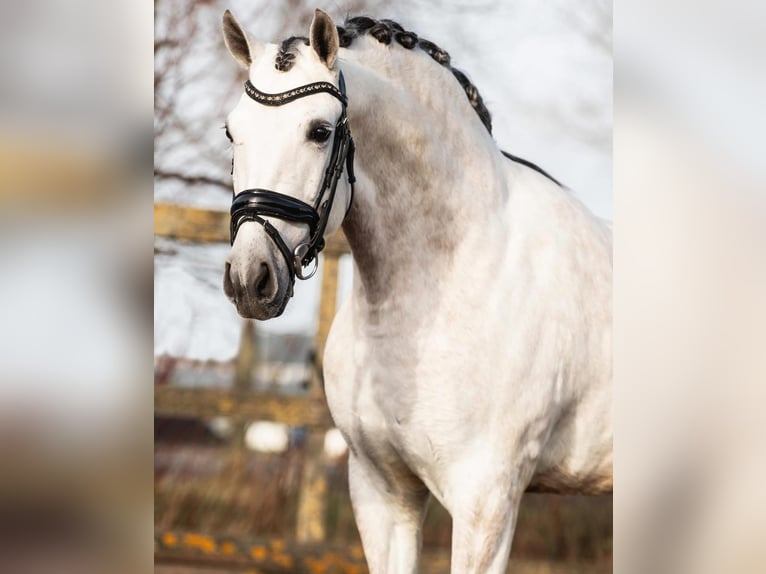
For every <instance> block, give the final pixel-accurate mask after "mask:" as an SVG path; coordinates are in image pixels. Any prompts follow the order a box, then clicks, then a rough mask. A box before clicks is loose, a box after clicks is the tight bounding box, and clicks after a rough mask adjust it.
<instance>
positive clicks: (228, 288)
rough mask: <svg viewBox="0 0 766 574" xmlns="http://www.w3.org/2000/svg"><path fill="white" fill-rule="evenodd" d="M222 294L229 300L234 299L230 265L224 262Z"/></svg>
mask: <svg viewBox="0 0 766 574" xmlns="http://www.w3.org/2000/svg"><path fill="white" fill-rule="evenodd" d="M223 292H224V293H225V294H226V296H227V297H228V298H229V299H233V298H234V283H233V282H232V280H231V263H229V262H228V261H227V262H226V268H225V269H224V271H223Z"/></svg>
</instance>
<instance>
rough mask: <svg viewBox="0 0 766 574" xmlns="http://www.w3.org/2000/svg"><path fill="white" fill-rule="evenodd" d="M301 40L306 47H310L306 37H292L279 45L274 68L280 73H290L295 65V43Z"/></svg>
mask: <svg viewBox="0 0 766 574" xmlns="http://www.w3.org/2000/svg"><path fill="white" fill-rule="evenodd" d="M298 40H300V41H302V42H303V43H304V44H305V45H306V46H308V45H309V39H308V38H306V37H305V36H290V37H289V38H287V39H286V40H284V41H283V42H282V43H281V44H280V45H279V51H278V52H277V57H276V58H275V60H274V67H275V68H276V69H277V70H279V71H280V72H289V71H290V69H291V68H292V67H293V64H294V63H295V50H294V47H295V43H296V42H297V41H298Z"/></svg>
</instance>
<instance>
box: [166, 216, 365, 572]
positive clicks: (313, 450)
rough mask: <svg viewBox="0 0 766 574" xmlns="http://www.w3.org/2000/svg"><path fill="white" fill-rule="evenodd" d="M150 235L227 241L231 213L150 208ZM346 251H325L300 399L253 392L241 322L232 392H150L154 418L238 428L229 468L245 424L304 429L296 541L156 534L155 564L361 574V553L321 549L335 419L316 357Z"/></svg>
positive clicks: (339, 238) (251, 347) (251, 342)
mask: <svg viewBox="0 0 766 574" xmlns="http://www.w3.org/2000/svg"><path fill="white" fill-rule="evenodd" d="M154 233H155V235H156V236H160V237H167V238H172V239H176V240H180V241H186V242H193V243H217V242H228V241H229V214H228V213H227V212H225V211H215V210H209V209H198V208H193V207H185V206H179V205H173V204H164V203H159V204H155V206H154ZM349 252H350V251H349V247H348V244H347V243H346V240H345V238H344V237H343V235H342V233H341V232H339V233H338V234H336V235H335V236H333V237H331V238H329V239H328V241H327V245H326V247H325V249H324V251H323V257H324V259H323V269H322V276H321V282H322V283H321V296H320V310H319V325H318V329H317V333H316V337H315V342H314V345H315V350H316V354H315V356H316V357H317V369H315V370H314V373H315V376H313V377H312V380H311V381H310V386H309V391H308V392H307V393H306V394H305V395H302V396H284V395H279V394H276V393H273V392H268V393H263V392H261V393H257V392H253V391H251V390H250V375H251V373H252V367H253V362H254V360H255V342H256V339H255V330H254V326H253V323H252V321H243V328H242V338H241V342H240V348H239V352H238V356H237V363H236V374H235V380H234V385H233V387H232V388H231V389H210V388H179V387H174V386H172V385H162V386H158V385H155V388H154V410H155V415H162V416H171V417H191V418H201V419H207V418H211V417H216V416H224V417H228V418H229V420H231V421H232V422H233V423H234V425H235V432H234V439H233V441H232V457H233V460H234V461H236V460H237V458H239V459H240V460H241V458H242V456H241V451H242V450H243V449H244V430H245V424H246V423H247V422H248V421H253V420H268V421H275V422H279V423H284V424H286V425H289V426H303V427H306V428H307V429H308V433H307V434H308V436H307V441H308V442H307V449H306V451H307V453H308V457H307V460H306V462H305V464H304V468H303V475H302V477H301V489H300V494H299V500H298V514H297V521H296V522H297V524H296V530H295V538H294V540H291V541H289V542H287V541H282V540H271V541H268V540H266V541H257V542H246V541H236V540H229V539H227V540H224V541H221V540H219V539H217V538H216V537H215V536H214V535H213V533H209V534H200V533H182V532H156V533H155V560H156V561H157V563H178V562H184V563H199V564H200V565H202V564H205V565H208V566H211V565H216V564H218V565H220V566H221V567H238V566H241V567H242V568H250V569H252V568H253V567H256V566H257V568H258V571H261V572H264V573H268V572H274V573H277V572H286V571H290V572H293V571H295V572H304V571H305V572H309V571H328V572H329V571H333V572H357V573H362V572H366V567H365V566H364V560H363V558H362V557H361V553H360V551H359V549H358V548H357V549H345V550H343V551H341V550H339V549H333V550H327V549H324V548H323V543H324V541H325V522H324V517H325V510H326V508H325V504H326V492H327V478H326V474H325V470H324V469H325V464H324V461H323V456H324V448H323V447H324V433H325V432H326V430H327V429H329V428H331V427H332V419H331V418H330V414H329V412H328V410H327V406H326V402H325V398H324V391H323V389H322V384H321V374H320V373H321V357H322V354H323V351H324V346H325V342H326V340H327V335H328V333H329V330H330V325H331V323H332V320H333V317H334V316H335V306H336V299H337V292H338V262H339V259H340V257H341V256H342V255H343V254H346V253H349ZM235 466H236V463H235ZM275 545H276V546H275ZM275 548H276V550H275ZM243 549H244V550H243ZM259 549H260V550H259ZM328 561H329V562H328ZM322 564H328V565H332V568H331V570H327V569H324V570H323V569H322V568H321V565H322ZM237 565H238V566H237ZM301 565H302V566H301ZM312 565H314V566H317V567H318V570H317V569H315V568H312Z"/></svg>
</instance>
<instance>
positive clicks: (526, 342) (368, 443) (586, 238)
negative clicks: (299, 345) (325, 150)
mask: <svg viewBox="0 0 766 574" xmlns="http://www.w3.org/2000/svg"><path fill="white" fill-rule="evenodd" d="M225 31H226V26H225ZM235 32H236V30H235V31H234V32H232V29H231V28H230V29H229V31H228V38H227V42H228V44H229V47H230V49H232V47H233V49H232V52H233V53H235V55H237V49H236V38H233V37H232V33H235ZM333 34H335V25H334V24H333V23H332V21H331V20H330V19H329V17H327V16H326V15H324V14H323V13H321V12H317V15H316V16H315V19H314V22H313V23H312V29H311V32H310V37H311V42H312V45H311V47H306V46H303V45H299V46H298V47H297V52H298V57H297V59H296V64H295V68H294V69H293V70H291V71H290V72H289V73H280V72H276V71H275V70H274V67H273V59H274V55H275V53H276V47H274V46H263V45H257V44H256V43H255V42H253V41H252V40H250V44H249V46H248V47H247V48H246V49H249V50H250V52H256V51H257V53H258V57H255V58H253V62H252V65H250V66H249V69H250V79H251V81H253V82H254V83H255V84H256V85H257V86H258V87H259V88H260V89H262V90H264V91H273V92H276V91H280V90H283V89H285V87H284V86H285V85H289V87H295V86H298V85H302V84H305V83H309V82H312V81H319V80H328V79H330V80H332V81H335V82H337V80H336V79H335V78H336V76H337V70H338V68H340V69H342V70H343V73H344V75H345V78H346V82H347V85H348V98H349V109H348V114H349V122H350V125H351V129H352V133H353V136H354V139H355V141H356V145H357V155H356V173H357V178H358V182H357V185H356V191H355V198H354V202H353V205H352V208H351V211H350V212H349V214H348V216H347V217H346V219H345V221H344V222H343V229H344V232H345V234H346V236H347V238H348V241H349V243H350V245H351V248H352V252H353V256H354V288H353V292H352V295H351V296H350V297H349V299H348V300H347V301H346V303H345V304H344V305H343V306H342V307H341V309H340V311H339V312H338V315H337V317H336V319H335V321H334V323H333V327H332V331H331V333H330V337H329V340H328V343H327V348H326V352H325V357H324V370H325V385H326V393H327V400H328V404H329V406H330V410H331V412H332V415H333V418H334V420H335V423H336V424H337V426H338V428H339V429H340V431H341V432H342V433H343V436H344V437H345V439H346V441H347V442H348V444H349V447H350V450H351V455H350V461H349V467H350V468H349V472H350V486H351V497H352V502H353V505H354V511H355V515H356V518H357V523H358V526H359V529H360V532H361V535H362V540H363V543H364V549H365V554H366V557H367V560H368V563H369V565H370V570H371V572H373V573H388V574H391V573H405V572H406V573H410V572H416V571H417V556H418V553H419V547H420V528H421V523H422V517H423V513H424V511H425V506H426V502H427V500H428V497H429V496H430V495H433V496H434V497H435V498H437V499H438V500H439V501H440V502H441V503H442V504H443V505H444V506H445V508H446V509H447V510H448V511H449V512H450V513H451V515H452V517H453V536H452V546H453V548H452V571H453V572H460V573H465V572H476V573H500V572H504V571H505V567H506V564H507V560H508V553H509V550H510V545H511V539H512V535H513V529H514V525H515V521H516V517H517V511H518V505H519V502H520V499H521V495H522V493H523V492H524V491H525V490H527V489H531V490H543V491H552V492H562V493H600V492H609V491H611V484H612V415H611V390H610V389H611V378H612V368H611V344H612V341H611V320H612V313H611V276H612V257H611V230H610V229H609V228H608V226H606V225H605V224H604V223H603V222H601V221H599V220H598V219H597V218H595V217H594V216H593V215H591V214H590V213H589V212H588V210H587V209H586V208H585V207H584V206H583V205H582V204H580V202H578V201H577V199H576V198H574V197H573V196H572V194H571V193H570V192H568V191H567V190H566V189H563V188H561V187H559V186H558V185H556V184H555V183H553V182H552V181H550V180H549V179H548V178H546V177H545V176H543V175H541V174H539V173H537V172H536V171H534V170H532V169H530V168H528V167H526V166H524V165H521V164H519V163H516V162H513V161H510V160H508V159H507V158H505V157H504V156H503V155H502V154H501V153H500V151H499V149H498V148H497V145H496V144H495V142H494V141H493V140H492V138H491V136H490V134H489V133H488V132H487V130H486V129H485V128H484V126H483V125H482V123H481V122H480V120H479V118H478V117H477V115H476V114H475V113H474V110H473V109H472V107H471V106H470V104H469V103H468V101H467V99H466V97H465V94H464V92H463V90H462V88H461V87H460V85H459V84H458V83H457V82H456V81H455V79H454V77H453V76H452V74H451V72H450V71H449V70H448V69H447V68H445V67H443V66H440V65H438V64H436V63H435V62H434V61H433V60H432V59H431V58H430V57H429V56H428V55H427V54H425V53H424V52H422V51H420V50H412V51H408V50H404V49H403V48H401V47H400V46H395V45H392V46H386V45H383V44H381V43H379V42H377V41H376V40H375V39H374V38H370V37H364V36H363V37H360V38H357V39H355V40H354V43H353V45H352V46H351V47H350V48H349V49H338V48H337V35H335V37H334V38H333ZM333 42H335V44H334V46H333ZM256 46H257V47H256ZM328 53H329V54H330V55H331V56H327V54H328ZM318 54H319V55H318ZM239 56H240V58H241V57H242V54H241V53H240V54H239ZM336 56H337V60H336ZM259 58H260V59H259ZM330 100H331V98H329V97H326V98H325V97H319V96H316V97H315V96H312V97H310V98H304V99H302V100H297V101H296V102H293V103H291V104H289V105H288V106H284V107H285V108H288V107H290V106H293V108H292V109H291V110H290V112H289V114H290V115H289V116H288V112H284V113H283V115H282V116H281V118H282V120H281V121H285V122H286V121H287V118H288V117H289V118H290V119H291V120H293V121H296V122H298V124H299V125H302V124H300V122H301V121H304V122H305V120H306V118H309V117H312V115H313V116H316V115H317V114H324V115H326V116H327V118H328V121H334V119H331V118H337V114H338V113H339V111H338V110H339V108H340V106H339V104H337V102H334V101H330ZM263 107H264V106H261V108H263ZM277 113H279V110H270V109H258V105H257V104H255V103H253V102H248V101H245V100H244V99H243V100H242V101H241V102H240V104H239V105H238V107H237V109H236V110H235V111H234V112H233V113H232V115H230V117H229V121H230V127H233V126H231V124H233V123H234V121H233V120H235V119H236V120H237V121H238V122H239V123H240V126H239V128H238V129H239V131H240V134H238V135H237V136H235V140H237V138H241V139H242V143H241V144H239V145H241V146H243V147H244V148H246V149H245V150H240V151H239V152H237V151H235V192H236V191H239V190H242V189H246V188H249V187H254V186H256V185H261V183H262V182H263V181H267V180H271V182H276V181H277V180H278V179H279V180H281V182H280V184H281V185H282V186H283V187H282V189H280V188H279V187H271V189H276V190H279V191H281V192H282V193H290V194H294V195H296V196H298V197H301V198H303V199H304V200H305V199H308V198H309V197H310V196H311V194H312V193H315V190H316V185H317V181H318V179H319V175H318V174H320V173H321V169H322V167H323V165H324V164H322V163H321V162H320V163H318V164H317V165H316V167H315V168H312V167H310V166H308V164H306V165H305V166H304V167H302V168H299V169H304V170H305V173H304V174H303V175H302V176H300V175H299V178H300V180H299V181H300V182H301V183H300V185H298V186H296V185H295V184H294V182H292V185H293V188H292V189H291V188H290V187H289V186H288V187H287V188H286V189H285V187H284V186H285V185H289V184H287V183H285V182H284V176H283V175H281V174H283V173H284V170H285V169H287V165H286V163H285V162H286V161H287V159H286V156H285V155H284V153H283V155H282V156H281V157H280V156H279V153H278V151H274V150H278V149H280V146H283V147H284V146H288V147H289V149H290V150H294V149H295V146H296V145H297V144H295V143H294V142H293V143H288V140H289V139H290V138H291V137H292V138H296V137H298V136H300V129H295V130H294V132H295V133H293V134H292V135H290V133H285V134H284V135H282V134H281V133H280V134H279V137H277V134H276V133H273V132H269V136H270V140H269V141H268V142H266V143H264V142H263V138H261V139H260V140H258V138H257V137H254V136H245V135H243V129H242V126H241V124H242V123H246V122H251V123H252V125H255V123H256V120H255V118H257V117H260V116H259V115H261V116H263V117H264V118H265V117H266V116H269V114H270V118H271V120H270V121H276V120H275V119H274V118H277V117H278V116H277ZM332 114H335V116H333V115H332ZM301 118H303V120H302V119H301ZM284 129H285V130H289V127H288V125H284ZM282 138H284V140H285V141H284V142H282ZM258 141H260V142H261V143H258ZM235 145H237V144H235ZM266 146H268V148H269V151H268V154H270V155H269V157H270V158H271V159H272V160H273V161H274V162H276V165H273V164H269V163H268V162H263V163H261V164H259V166H258V169H257V170H256V169H255V168H254V167H253V161H254V158H255V157H256V156H257V155H258V153H259V151H258V150H261V151H263V150H265V147H266ZM235 149H236V148H235ZM307 153H308V152H307ZM309 155H310V154H309ZM247 158H250V159H249V160H248V159H247ZM248 161H249V162H250V163H249V164H248V167H247V168H246V170H247V176H246V177H243V176H241V175H240V177H239V178H238V176H237V171H238V170H237V167H236V166H237V165H238V164H237V162H243V163H247V162H248ZM280 161H281V162H282V163H281V165H280ZM303 161H308V160H303ZM325 161H326V159H325ZM300 165H304V164H300ZM243 169H244V168H243ZM312 169H314V171H312ZM280 170H282V171H280ZM240 173H242V172H240ZM256 173H257V175H254V174H256ZM275 174H280V175H279V176H277V175H275ZM348 192H349V190H348V187H347V186H345V187H344V188H343V189H342V190H339V196H338V200H337V201H336V205H335V207H334V209H333V216H332V217H331V225H330V228H329V230H328V233H331V232H332V231H333V230H334V229H337V227H339V226H340V222H341V220H342V218H343V213H344V211H345V207H346V202H347V200H348ZM274 225H275V226H277V227H278V228H279V229H280V232H281V233H282V234H283V237H285V239H286V241H288V242H289V244H290V245H291V246H294V245H297V243H298V242H299V241H301V240H305V237H306V230H305V229H302V228H301V227H300V226H296V225H294V224H289V223H285V222H282V221H275V222H274ZM246 228H247V229H246ZM243 232H245V233H243ZM241 237H243V238H242V239H241V240H240V238H241ZM266 260H268V261H270V263H269V264H270V265H273V266H274V268H275V269H276V271H275V272H276V273H277V274H278V275H279V280H280V281H284V280H285V279H286V272H285V271H284V270H282V269H281V267H280V265H281V262H280V254H279V253H278V251H276V249H275V248H274V246H273V245H272V244H271V242H270V241H269V240H268V239H267V238H266V236H265V235H264V234H263V231H262V229H261V228H260V227H259V226H257V225H255V224H246V225H245V226H243V227H242V230H241V231H240V236H238V238H237V241H236V242H235V244H234V246H233V248H232V254H231V256H230V258H229V262H230V265H231V273H232V274H234V277H235V279H236V278H237V277H246V276H247V274H248V273H249V272H250V270H251V269H252V266H254V265H260V262H261V261H266ZM237 274H239V275H237ZM280 289H281V288H280ZM279 293H281V291H280V290H279V289H278V290H277V296H280V295H279ZM237 304H238V308H239V305H240V303H239V302H237Z"/></svg>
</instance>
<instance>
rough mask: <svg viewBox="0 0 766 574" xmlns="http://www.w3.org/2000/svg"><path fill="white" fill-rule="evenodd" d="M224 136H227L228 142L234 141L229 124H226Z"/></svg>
mask: <svg viewBox="0 0 766 574" xmlns="http://www.w3.org/2000/svg"><path fill="white" fill-rule="evenodd" d="M225 129H226V137H227V138H229V141H230V142H234V139H233V138H232V137H231V132H230V131H229V126H226V128H225Z"/></svg>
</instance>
